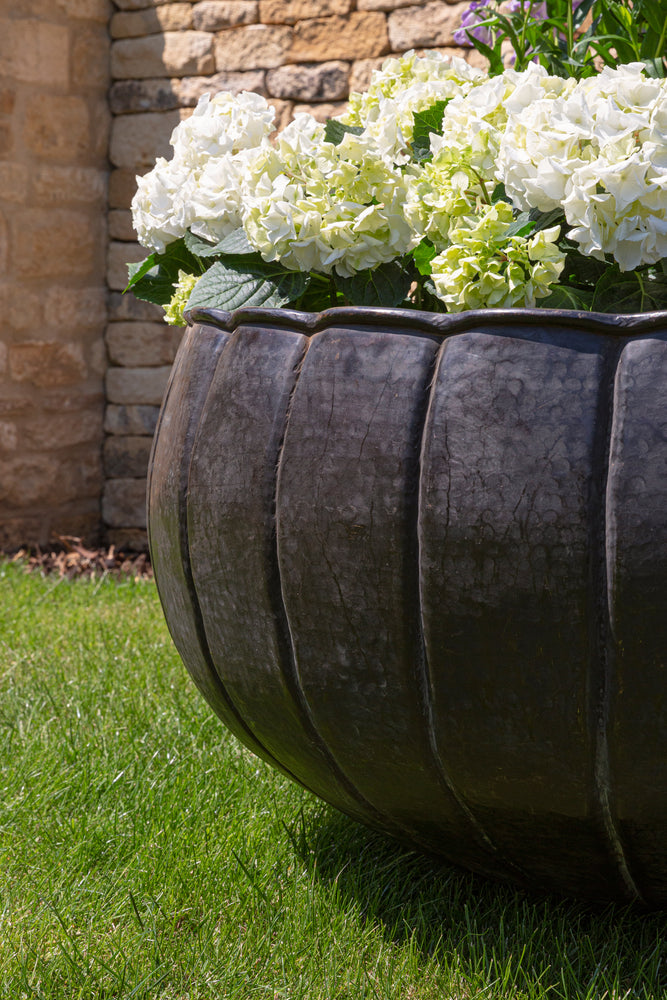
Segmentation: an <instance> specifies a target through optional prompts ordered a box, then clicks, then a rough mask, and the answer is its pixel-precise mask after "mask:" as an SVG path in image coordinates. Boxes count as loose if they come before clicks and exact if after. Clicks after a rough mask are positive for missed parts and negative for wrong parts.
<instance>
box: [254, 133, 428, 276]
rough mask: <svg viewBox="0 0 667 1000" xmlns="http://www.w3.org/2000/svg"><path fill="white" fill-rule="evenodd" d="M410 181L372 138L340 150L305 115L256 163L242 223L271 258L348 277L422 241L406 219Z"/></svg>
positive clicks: (348, 139) (349, 140)
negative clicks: (408, 183)
mask: <svg viewBox="0 0 667 1000" xmlns="http://www.w3.org/2000/svg"><path fill="white" fill-rule="evenodd" d="M404 200H405V181H404V178H403V176H402V174H401V172H400V171H399V170H397V169H395V168H392V167H390V166H389V165H388V164H387V162H386V161H385V160H384V158H383V157H382V156H380V155H379V153H378V150H377V148H376V147H375V145H374V143H373V142H372V140H370V139H369V138H368V137H366V136H355V135H352V134H347V135H346V136H345V137H344V138H343V141H342V142H341V143H340V144H339V145H338V146H335V145H334V144H333V143H330V142H326V141H325V140H324V128H323V126H322V125H320V124H319V123H318V122H316V121H315V120H314V119H313V118H311V117H310V116H309V115H299V116H298V117H297V118H296V119H295V120H294V122H292V123H291V124H290V125H288V127H287V128H286V129H285V130H284V131H283V132H282V133H281V134H280V136H279V137H278V139H277V142H276V145H275V148H271V149H266V150H264V151H263V153H262V154H261V155H259V156H257V157H256V158H255V159H254V160H253V162H252V164H251V165H250V166H249V170H248V176H247V179H246V197H245V201H244V217H243V225H244V228H245V231H246V234H247V237H248V239H249V241H250V242H251V243H252V245H253V246H254V247H256V248H257V249H258V250H259V252H260V253H261V255H262V257H263V258H264V259H265V260H267V261H273V260H279V261H280V262H281V264H283V265H284V266H285V267H287V268H289V269H291V270H294V271H311V270H315V271H319V272H321V273H324V274H331V273H333V272H335V273H336V274H338V275H340V276H341V277H349V276H351V275H352V274H355V273H356V272H357V271H362V270H365V269H367V268H371V267H375V266H377V265H378V264H382V263H386V262H388V261H390V260H393V259H394V258H396V257H399V256H401V255H402V254H405V253H407V252H408V251H409V250H411V249H412V247H413V246H415V245H416V244H417V243H418V242H419V236H418V234H416V233H415V232H414V231H413V230H412V229H411V227H410V226H409V225H408V223H407V221H406V219H405V217H404V214H403V208H402V206H403V202H404Z"/></svg>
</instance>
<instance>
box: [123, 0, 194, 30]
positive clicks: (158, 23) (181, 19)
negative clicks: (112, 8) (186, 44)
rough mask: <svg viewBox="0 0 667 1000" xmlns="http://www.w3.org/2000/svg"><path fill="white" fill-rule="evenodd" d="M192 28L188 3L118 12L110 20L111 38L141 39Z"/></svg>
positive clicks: (190, 10) (190, 9) (190, 8)
mask: <svg viewBox="0 0 667 1000" xmlns="http://www.w3.org/2000/svg"><path fill="white" fill-rule="evenodd" d="M191 27H192V6H191V4H189V3H168V4H165V5H164V6H162V7H149V8H147V9H146V10H138V11H131V12H128V11H118V12H117V13H115V14H114V15H113V17H112V18H111V22H110V24H109V32H110V34H111V37H112V38H143V37H144V35H154V34H159V33H161V32H163V31H183V30H184V29H187V28H191Z"/></svg>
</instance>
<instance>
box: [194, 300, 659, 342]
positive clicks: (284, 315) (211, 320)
mask: <svg viewBox="0 0 667 1000" xmlns="http://www.w3.org/2000/svg"><path fill="white" fill-rule="evenodd" d="M185 318H186V319H187V321H188V324H189V325H193V324H195V323H203V324H208V325H211V326H214V327H218V328H219V329H221V330H225V331H227V332H229V333H232V332H233V331H234V330H236V329H237V328H238V327H239V326H243V325H245V324H248V323H251V324H253V325H269V324H270V325H271V326H273V327H276V326H277V327H288V328H289V329H291V330H295V331H298V332H299V333H303V334H306V335H312V334H315V333H318V332H319V331H320V330H325V329H327V328H328V327H330V326H333V325H348V324H355V325H363V326H371V327H373V326H381V327H386V326H387V325H388V324H393V325H396V326H400V328H401V329H400V331H399V330H397V331H396V332H401V333H403V332H405V330H406V328H407V329H408V330H414V331H416V332H423V333H431V334H439V335H440V336H443V337H446V336H449V335H450V334H455V333H459V332H463V331H465V330H469V329H470V328H471V327H472V326H475V325H477V324H479V323H483V324H484V325H485V326H488V325H489V324H494V325H498V326H509V325H514V326H516V325H520V326H525V325H533V326H534V325H540V326H544V327H550V326H561V327H563V326H565V327H573V328H574V329H576V330H578V331H581V330H586V331H589V332H593V333H601V334H607V335H609V334H611V335H612V336H613V335H616V336H619V337H624V336H628V335H629V334H630V335H632V334H636V333H648V332H650V331H651V330H655V329H658V328H661V327H662V328H664V327H665V326H666V325H667V310H661V311H659V312H646V313H594V312H583V311H580V310H575V309H519V308H516V309H470V310H467V311H466V312H460V313H431V312H424V311H420V310H417V309H399V308H387V307H383V306H334V307H332V308H331V309H325V310H324V311H323V312H320V313H308V312H299V311H298V310H296V309H278V308H273V309H267V308H259V307H255V308H247V309H235V310H234V311H233V312H226V311H224V310H222V309H203V308H199V309H191V310H189V311H187V312H186V313H185Z"/></svg>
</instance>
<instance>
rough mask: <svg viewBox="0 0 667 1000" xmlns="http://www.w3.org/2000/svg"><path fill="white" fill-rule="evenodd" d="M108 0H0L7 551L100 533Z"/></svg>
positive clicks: (0, 417) (0, 294) (1, 400)
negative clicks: (56, 537) (55, 535)
mask: <svg viewBox="0 0 667 1000" xmlns="http://www.w3.org/2000/svg"><path fill="white" fill-rule="evenodd" d="M110 14H111V3H110V2H109V0H21V2H20V3H17V2H15V0H0V548H4V549H11V548H14V547H16V546H18V545H21V544H26V543H27V544H32V545H35V544H44V543H46V542H47V541H48V539H49V535H50V533H51V532H52V531H57V532H60V533H64V534H76V535H81V536H83V537H85V538H86V539H92V538H94V537H95V536H96V535H97V533H98V530H99V506H100V494H101V490H102V466H101V449H102V440H103V431H102V420H103V412H104V397H103V381H102V380H103V375H104V370H105V367H106V358H105V350H104V327H105V321H106V294H107V292H106V286H105V256H106V249H107V246H106V245H107V235H106V198H107V177H108V169H107V147H108V136H109V120H110V116H109V111H108V103H107V90H108V86H109V35H108V22H109V17H110Z"/></svg>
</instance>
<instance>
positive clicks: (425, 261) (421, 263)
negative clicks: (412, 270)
mask: <svg viewBox="0 0 667 1000" xmlns="http://www.w3.org/2000/svg"><path fill="white" fill-rule="evenodd" d="M437 253H438V251H437V250H436V249H435V247H434V246H433V244H432V243H431V242H430V240H422V241H421V243H419V244H418V245H417V246H416V247H415V248H414V250H413V251H412V259H413V260H414V262H415V267H416V268H417V270H418V271H419V273H420V274H431V270H432V269H431V261H432V260H433V258H434V257H435V256H436V255H437Z"/></svg>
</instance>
